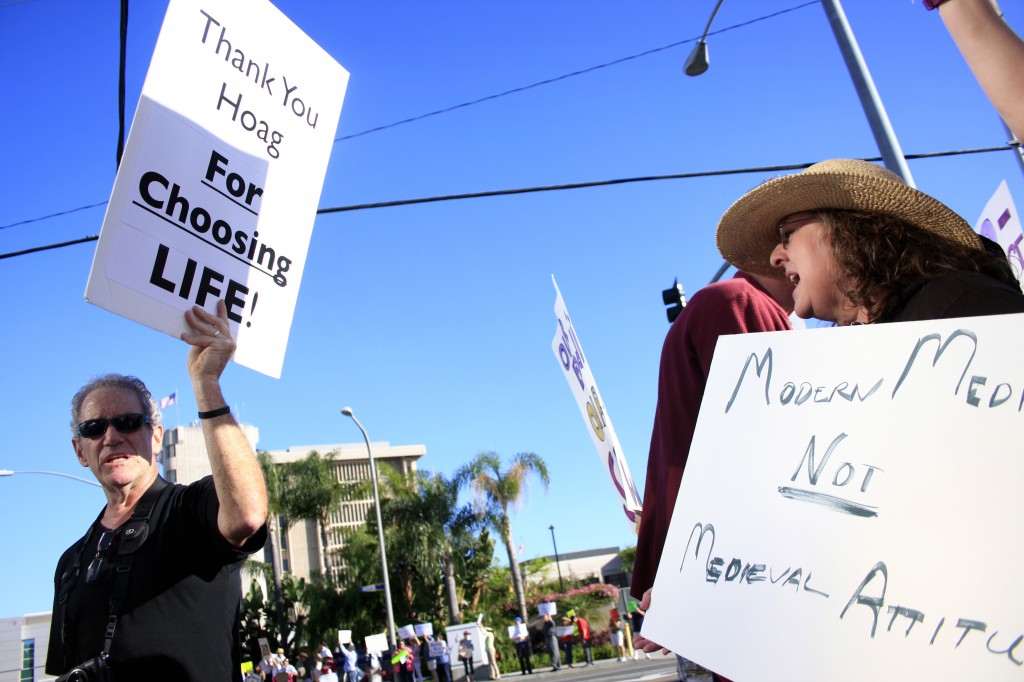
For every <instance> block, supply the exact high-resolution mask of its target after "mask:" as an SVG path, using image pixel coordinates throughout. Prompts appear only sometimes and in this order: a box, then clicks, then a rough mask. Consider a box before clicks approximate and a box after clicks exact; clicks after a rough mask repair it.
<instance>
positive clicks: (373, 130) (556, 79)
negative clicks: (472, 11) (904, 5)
mask: <svg viewBox="0 0 1024 682" xmlns="http://www.w3.org/2000/svg"><path fill="white" fill-rule="evenodd" d="M817 4H819V0H810V2H805V3H803V4H802V5H796V6H794V7H790V8H788V9H783V10H779V11H778V12H774V13H772V14H766V15H764V16H761V17H757V18H756V19H750V20H749V21H744V22H741V23H739V24H733V25H732V26H726V27H725V28H723V29H720V30H718V31H712V32H710V33H708V35H719V34H722V33H726V32H727V31H732V30H735V29H737V28H744V27H746V26H750V25H751V24H756V23H758V22H761V21H765V20H767V19H774V18H775V17H778V16H781V15H783V14H788V13H789V12H794V11H796V10H798V9H803V8H804V7H808V6H810V5H817ZM697 40H699V38H687V39H686V40H680V41H677V42H674V43H670V44H669V45H664V46H662V47H655V48H652V49H650V50H645V51H643V52H640V53H639V54H633V55H629V56H628V57H621V58H619V59H615V60H613V61H610V62H606V63H604V64H598V65H596V66H589V67H587V68H585V69H580V70H579V71H573V72H571V73H567V74H563V75H561V76H555V77H554V78H548V79H546V80H542V81H538V82H536V83H531V84H530V85H523V86H521V87H518V88H512V89H511V90H505V91H504V92H499V93H496V94H493V95H487V96H486V97H481V98H479V99H474V100H470V101H469V102H463V103H462V104H454V105H452V106H450V107H445V108H444V109H438V110H437V111H431V112H428V113H426V114H419V115H418V116H412V117H410V118H406V119H402V120H401V121H395V122H394V123H387V124H385V125H382V126H377V127H376V128H369V129H368V130H364V131H362V132H358V133H352V134H351V135H344V136H342V137H337V138H335V139H334V141H335V142H342V141H344V140H351V139H353V138H356V137H361V136H363V135H369V134H370V133H378V132H380V131H382V130H388V129H390V128H397V127H398V126H401V125H405V124H406V123H413V122H415V121H422V120H423V119H425V118H430V117H432V116H439V115H440V114H447V113H449V112H452V111H456V110H458V109H465V108H466V107H471V106H474V105H476V104H482V103H483V102H490V101H491V100H495V99H498V98H500V97H507V96H508V95H515V94H517V93H520V92H525V91H527V90H532V89H533V88H539V87H541V86H543V85H551V84H552V83H558V82H560V81H564V80H567V79H569V78H574V77H576V76H582V75H584V74H588V73H591V72H593V71H599V70H601V69H607V68H608V67H610V66H616V65H618V64H622V63H624V62H628V61H632V60H634V59H640V58H642V57H648V56H650V55H652V54H656V53H658V52H664V51H665V50H671V49H672V48H675V47H679V46H680V45H686V44H687V43H692V42H695V41H697Z"/></svg>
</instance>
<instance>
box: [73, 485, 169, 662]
mask: <svg viewBox="0 0 1024 682" xmlns="http://www.w3.org/2000/svg"><path fill="white" fill-rule="evenodd" d="M170 489H171V486H170V485H169V484H168V483H167V481H165V480H164V479H163V478H161V477H160V476H157V477H156V480H154V481H153V484H152V485H151V486H149V489H148V490H146V492H145V493H143V495H142V499H140V500H139V502H138V504H137V505H135V510H134V511H133V512H132V515H131V517H130V518H129V519H128V521H127V522H125V523H124V524H123V525H121V527H120V528H118V529H117V533H118V535H119V539H118V544H117V553H118V554H119V555H120V556H121V559H120V560H119V561H118V562H117V566H116V568H115V572H114V587H113V589H112V590H111V594H110V601H109V608H110V613H109V616H108V618H107V626H106V629H105V630H104V635H103V651H102V652H101V653H100V656H101V657H102V658H103V659H104V660H106V658H107V657H108V656H109V655H110V647H111V646H112V645H113V641H114V631H115V630H116V629H117V619H118V615H119V613H120V611H121V608H122V606H124V603H125V598H126V597H127V595H128V578H129V577H130V575H131V570H132V564H133V563H134V562H135V553H136V552H138V551H139V549H140V548H141V547H142V545H143V544H144V543H145V542H146V539H147V538H148V537H149V519H150V517H151V516H152V515H153V512H154V511H156V509H157V507H158V506H160V505H161V503H162V502H163V501H164V500H165V499H166V496H165V495H163V494H162V493H163V492H164V490H170ZM104 510H105V508H104ZM101 518H103V511H101V512H100V515H99V516H97V517H96V520H95V521H94V522H93V523H92V525H91V526H89V530H88V532H86V534H85V537H83V538H82V540H81V542H80V543H79V545H78V548H77V549H76V550H75V555H74V558H73V559H72V561H71V563H72V566H73V568H72V569H71V570H69V571H65V572H64V574H63V575H62V576H61V584H60V592H59V596H58V602H59V604H60V613H61V628H60V636H61V644H62V645H63V648H64V657H65V659H66V658H67V654H68V644H67V640H66V637H65V635H66V632H67V608H68V601H69V597H70V594H71V589H72V588H73V587H74V586H75V584H77V582H78V576H79V574H80V573H81V571H82V559H83V556H82V555H83V554H84V550H85V548H86V547H88V545H89V540H90V538H91V537H92V533H93V530H94V529H95V528H96V525H97V524H98V523H99V521H100V519H101ZM66 662H67V661H66V660H65V663H66Z"/></svg>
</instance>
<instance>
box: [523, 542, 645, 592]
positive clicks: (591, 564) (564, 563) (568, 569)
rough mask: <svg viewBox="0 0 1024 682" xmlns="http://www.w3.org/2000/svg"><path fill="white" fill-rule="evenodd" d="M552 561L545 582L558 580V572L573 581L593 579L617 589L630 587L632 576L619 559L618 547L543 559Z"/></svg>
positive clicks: (542, 576)
mask: <svg viewBox="0 0 1024 682" xmlns="http://www.w3.org/2000/svg"><path fill="white" fill-rule="evenodd" d="M542 558H544V559H548V560H549V561H551V564H550V565H548V566H546V567H545V569H544V571H543V572H542V574H541V578H542V579H543V580H558V571H559V569H561V571H562V577H563V578H565V579H566V580H569V579H570V578H571V579H592V580H595V581H597V582H602V583H607V584H609V585H614V586H615V587H629V582H630V580H631V579H632V575H631V574H629V573H627V572H626V570H625V567H624V566H623V564H622V559H621V558H620V557H619V548H618V547H603V548H601V549H587V550H583V551H581V552H567V553H565V554H559V555H558V562H557V563H556V562H555V555H554V554H552V555H550V556H545V557H542Z"/></svg>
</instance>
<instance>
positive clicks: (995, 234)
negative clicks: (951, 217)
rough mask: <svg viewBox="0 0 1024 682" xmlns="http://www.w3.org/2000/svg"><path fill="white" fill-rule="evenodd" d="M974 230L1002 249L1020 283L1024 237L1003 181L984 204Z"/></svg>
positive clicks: (1008, 191) (1023, 266) (1022, 267)
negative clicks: (1023, 240)
mask: <svg viewBox="0 0 1024 682" xmlns="http://www.w3.org/2000/svg"><path fill="white" fill-rule="evenodd" d="M974 229H975V231H976V232H977V233H978V234H980V235H981V236H983V237H988V238H989V239H991V240H992V241H994V242H996V243H998V244H999V246H1001V247H1003V251H1005V252H1006V257H1007V258H1008V259H1009V260H1010V266H1011V267H1012V268H1013V274H1015V275H1017V281H1020V280H1021V277H1022V276H1024V255H1022V253H1021V251H1022V248H1024V247H1022V246H1021V241H1022V239H1024V235H1022V234H1021V224H1020V215H1018V213H1017V207H1016V206H1014V204H1013V197H1012V196H1011V195H1010V188H1009V187H1007V186H1006V181H1005V180H1003V181H1002V182H1001V183H999V187H997V188H996V192H995V194H993V195H992V198H991V199H989V201H988V203H987V204H985V210H983V211H982V212H981V217H980V218H978V222H977V223H975V224H974Z"/></svg>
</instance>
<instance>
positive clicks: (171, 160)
mask: <svg viewBox="0 0 1024 682" xmlns="http://www.w3.org/2000/svg"><path fill="white" fill-rule="evenodd" d="M347 82H348V74H347V72H346V71H345V70H344V69H343V68H342V67H341V66H340V65H339V64H338V63H337V62H335V61H334V60H333V59H332V58H331V57H330V56H329V55H328V54H327V53H325V52H324V51H323V50H322V49H321V48H319V47H318V46H317V45H316V44H315V43H313V42H312V41H311V40H310V39H309V38H308V37H307V36H306V35H305V34H303V33H302V31H300V30H299V29H298V28H297V27H296V26H295V25H294V24H292V23H291V22H290V21H289V20H288V19H287V18H286V17H285V16H284V15H283V14H281V13H280V12H279V11H278V10H277V9H276V8H275V7H274V6H273V5H271V4H270V3H269V2H267V1H266V0H252V2H246V3H236V2H229V1H227V0H171V2H170V3H169V5H168V8H167V14H166V16H165V18H164V23H163V26H162V28H161V31H160V38H159V39H158V41H157V46H156V50H155V51H154V54H153V59H152V62H151V63H150V67H149V72H148V73H147V75H146V81H145V84H144V85H143V88H142V97H141V99H140V101H139V105H138V108H137V110H136V113H135V119H134V121H133V123H132V129H131V133H130V135H129V137H128V141H127V144H126V146H125V152H124V156H123V158H122V160H121V164H120V167H119V169H118V174H117V179H116V181H115V183H114V189H113V192H112V194H111V198H110V202H109V204H108V205H107V213H106V216H105V218H104V221H103V230H102V232H101V234H100V240H99V243H98V245H97V247H96V254H95V257H94V259H93V266H92V271H91V273H90V275H89V283H88V285H87V288H86V294H85V295H86V299H87V300H88V301H89V302H90V303H93V304H95V305H98V306H100V307H103V308H105V309H107V310H110V311H112V312H115V313H117V314H119V315H123V316H124V317H128V318H130V319H132V320H135V321H137V322H140V323H142V324H145V325H147V326H149V327H152V328H153V329H156V330H158V331H162V332H164V333H167V334H170V335H172V336H175V337H177V336H179V335H180V334H181V333H182V332H183V331H185V328H186V325H185V321H184V315H183V314H182V313H183V311H185V310H187V309H188V308H189V307H190V306H192V305H199V306H202V307H203V308H206V309H207V310H209V311H216V308H217V301H218V300H223V301H224V303H225V305H226V306H227V309H228V317H229V318H230V320H231V332H232V335H233V336H234V337H235V339H236V340H237V342H238V350H237V351H236V353H235V357H234V359H235V360H236V361H237V362H239V363H240V364H243V365H246V366H247V367H251V368H252V369H255V370H257V371H259V372H262V373H264V374H268V375H270V376H274V377H279V376H280V374H281V367H282V365H283V363H284V353H285V347H286V345H287V341H288V333H289V329H290V327H291V320H292V315H293V313H294V309H295V302H296V300H297V297H298V291H299V283H300V282H301V280H302V273H303V269H304V263H305V257H306V252H307V250H308V247H309V239H310V236H311V234H312V229H313V220H314V218H315V216H316V207H317V203H318V202H319V199H320V191H321V188H322V186H323V179H324V175H325V173H326V170H327V162H328V158H329V156H330V151H331V148H332V146H333V140H334V135H335V132H336V130H337V125H338V116H339V114H340V113H341V104H342V100H343V99H344V95H345V88H346V85H347Z"/></svg>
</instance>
